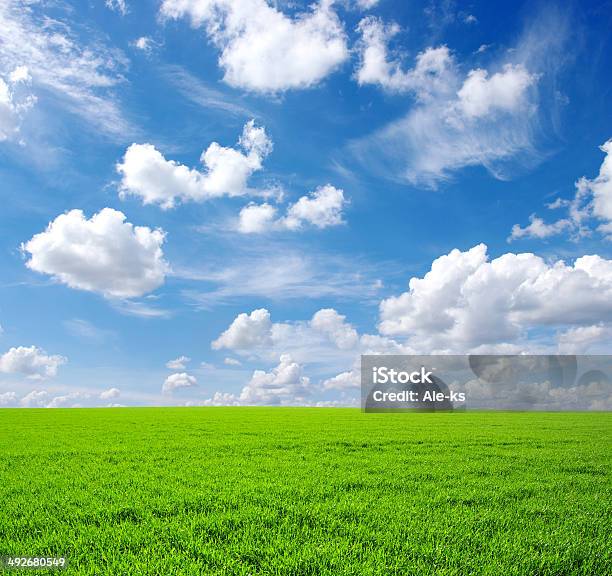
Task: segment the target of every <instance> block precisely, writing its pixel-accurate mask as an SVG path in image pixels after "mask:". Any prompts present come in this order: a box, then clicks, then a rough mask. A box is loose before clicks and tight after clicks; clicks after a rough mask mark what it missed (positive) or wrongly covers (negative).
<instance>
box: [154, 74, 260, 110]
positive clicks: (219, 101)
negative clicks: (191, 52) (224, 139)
mask: <svg viewBox="0 0 612 576" xmlns="http://www.w3.org/2000/svg"><path fill="white" fill-rule="evenodd" d="M161 73H162V75H163V76H165V78H166V79H167V80H168V81H169V82H170V83H171V84H173V85H174V86H175V87H176V88H177V90H178V91H179V92H180V93H181V94H182V95H183V96H184V97H185V98H187V99H188V100H190V101H191V102H193V103H194V104H197V105H198V106H202V107H203V108H211V109H215V110H221V111H223V112H227V113H228V114H231V115H232V116H238V117H244V118H253V117H259V116H260V114H259V113H258V112H257V110H255V109H253V108H252V107H250V106H248V105H246V104H244V103H243V101H242V98H240V97H239V96H236V95H235V94H233V93H231V92H229V91H228V92H224V91H221V90H218V89H216V88H213V87H211V86H210V85H209V84H207V83H206V82H204V81H203V80H200V79H199V78H196V77H195V76H194V75H193V74H191V73H189V72H188V71H187V70H185V68H183V67H182V66H176V65H166V66H163V67H162V68H161Z"/></svg>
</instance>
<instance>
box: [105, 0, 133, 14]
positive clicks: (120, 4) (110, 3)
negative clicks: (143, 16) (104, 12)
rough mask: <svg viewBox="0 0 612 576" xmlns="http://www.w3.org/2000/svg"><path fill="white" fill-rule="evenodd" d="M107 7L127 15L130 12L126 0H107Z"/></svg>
mask: <svg viewBox="0 0 612 576" xmlns="http://www.w3.org/2000/svg"><path fill="white" fill-rule="evenodd" d="M106 7H107V8H109V9H110V10H113V11H114V12H119V14H121V15H122V16H125V15H126V14H127V12H128V8H127V4H126V2H125V0H106Z"/></svg>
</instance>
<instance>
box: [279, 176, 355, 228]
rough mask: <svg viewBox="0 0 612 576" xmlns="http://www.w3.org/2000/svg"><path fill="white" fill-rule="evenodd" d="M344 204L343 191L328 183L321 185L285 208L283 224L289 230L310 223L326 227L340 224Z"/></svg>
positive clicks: (318, 226)
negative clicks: (285, 213) (285, 214)
mask: <svg viewBox="0 0 612 576" xmlns="http://www.w3.org/2000/svg"><path fill="white" fill-rule="evenodd" d="M345 204H346V201H345V199H344V193H343V191H342V190H340V189H339V188H335V187H334V186H331V185H330V184H327V185H326V186H321V187H320V188H317V189H316V190H315V191H314V192H312V193H311V194H310V195H309V196H302V197H301V198H300V199H299V200H298V201H297V202H296V203H295V204H292V205H291V206H289V208H288V209H287V216H286V217H285V220H284V226H286V227H287V228H289V229H290V230H296V229H298V228H301V227H302V226H303V225H304V224H310V225H312V226H315V227H317V228H327V227H328V226H337V225H338V224H342V208H343V207H344V205H345Z"/></svg>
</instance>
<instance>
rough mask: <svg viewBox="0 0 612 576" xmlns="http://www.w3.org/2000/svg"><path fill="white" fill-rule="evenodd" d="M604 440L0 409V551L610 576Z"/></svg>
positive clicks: (528, 416)
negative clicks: (0, 504) (606, 575)
mask: <svg viewBox="0 0 612 576" xmlns="http://www.w3.org/2000/svg"><path fill="white" fill-rule="evenodd" d="M611 440H612V414H611V413H590V414H587V413H489V412H486V413H485V412H471V413H470V412H464V413H437V414H436V413H415V414H362V413H361V412H360V411H359V410H354V409H314V408H305V409H301V408H136V409H130V408H123V409H70V410H6V409H5V410H0V455H1V460H0V471H1V472H0V478H1V483H0V491H1V502H2V506H1V508H0V554H10V555H43V556H49V555H67V556H68V557H69V566H68V568H67V570H65V571H64V572H63V574H90V575H94V574H105V575H113V576H117V575H135V574H150V575H156V576H163V575H166V574H168V575H175V574H176V575H179V574H181V575H182V574H189V575H202V574H203V575H207V574H232V575H234V574H242V575H246V574H252V575H264V574H265V575H268V574H270V575H271V574H276V575H298V574H299V575H302V574H303V575H306V574H309V575H329V576H341V575H345V574H353V575H358V576H361V575H369V574H379V575H400V574H401V575H425V574H427V575H429V574H448V575H450V574H455V575H458V576H467V575H470V574H491V575H495V576H511V575H515V574H517V575H518V574H521V575H529V576H535V575H544V574H546V575H556V576H559V575H569V574H572V575H573V574H585V575H586V574H589V575H605V574H612V556H611V549H612V523H611V517H612V515H611V511H612V510H611V483H610V464H611V460H612V459H611ZM13 573H15V572H13ZM29 573H35V572H29ZM38 573H40V572H38Z"/></svg>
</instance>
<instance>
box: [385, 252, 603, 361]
mask: <svg viewBox="0 0 612 576" xmlns="http://www.w3.org/2000/svg"><path fill="white" fill-rule="evenodd" d="M601 320H612V261H611V260H606V259H604V258H601V257H600V256H597V255H590V256H582V257H581V258H578V259H576V260H575V262H574V263H573V265H568V264H566V263H565V262H563V261H557V262H553V263H547V262H545V261H544V260H543V259H542V258H540V257H539V256H536V255H534V254H530V253H525V254H514V253H507V254H504V255H502V256H500V257H498V258H495V259H493V260H489V258H488V255H487V247H486V246H485V245H484V244H480V245H478V246H474V247H473V248H471V249H470V250H467V251H465V252H462V251H460V250H457V249H455V250H452V251H451V252H450V253H449V254H447V255H444V256H441V257H439V258H437V259H436V260H434V262H433V263H432V265H431V270H430V271H429V272H427V274H425V276H423V277H422V278H418V277H414V278H412V279H411V280H410V282H409V290H408V291H407V292H404V293H403V294H401V295H399V296H394V297H391V298H388V299H386V300H383V301H382V302H381V304H380V325H379V329H380V332H381V333H382V334H383V335H387V336H398V335H401V336H404V337H405V338H406V339H407V343H408V344H410V345H412V346H414V347H415V348H418V349H420V350H423V351H428V352H430V353H431V352H433V351H435V350H438V351H456V352H459V353H464V352H467V351H470V350H474V349H477V348H478V347H479V346H483V345H487V344H497V345H499V344H503V343H519V344H520V343H521V342H523V344H525V338H526V336H527V333H528V331H529V330H534V329H536V328H545V327H554V326H559V327H563V326H580V325H584V324H587V325H589V324H594V323H597V322H599V321H601Z"/></svg>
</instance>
